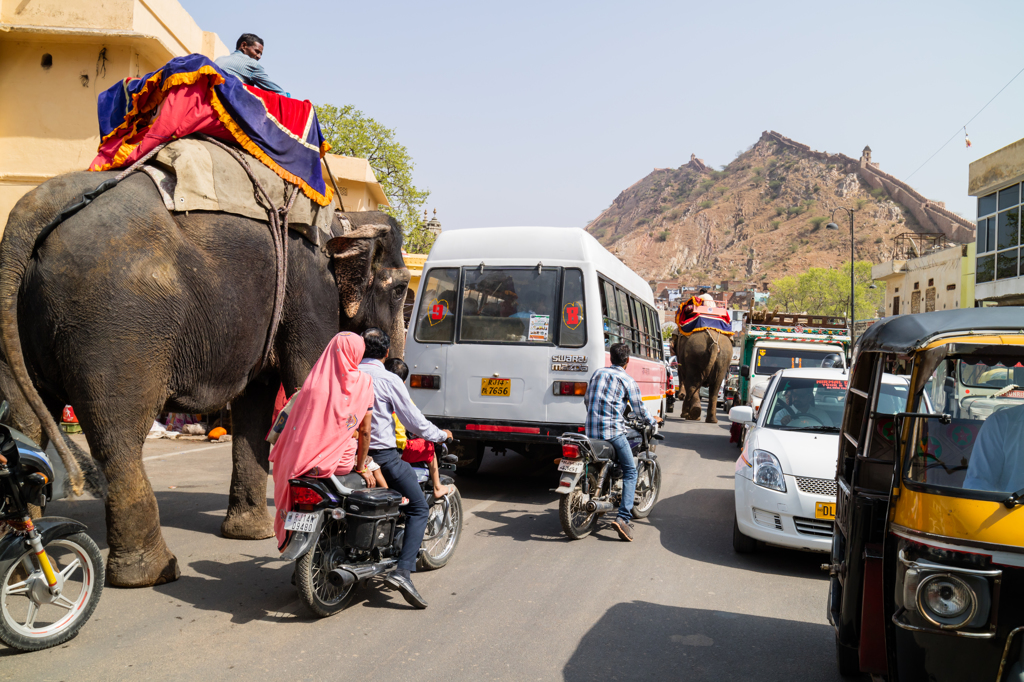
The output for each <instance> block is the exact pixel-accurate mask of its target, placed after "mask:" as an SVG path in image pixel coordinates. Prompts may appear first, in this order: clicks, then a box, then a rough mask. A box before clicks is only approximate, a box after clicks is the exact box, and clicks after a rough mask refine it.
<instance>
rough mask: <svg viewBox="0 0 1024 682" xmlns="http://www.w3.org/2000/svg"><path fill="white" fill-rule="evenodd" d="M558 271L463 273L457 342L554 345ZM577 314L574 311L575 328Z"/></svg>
mask: <svg viewBox="0 0 1024 682" xmlns="http://www.w3.org/2000/svg"><path fill="white" fill-rule="evenodd" d="M559 275H560V271H559V268H543V269H542V270H540V271H539V272H538V268H483V269H481V268H466V269H465V279H464V283H463V291H462V332H461V334H460V337H459V338H460V340H461V341H482V342H490V343H552V342H553V339H554V328H555V325H557V324H558V322H559V315H558V282H559ZM580 319H581V315H580V312H579V307H577V313H576V317H575V318H574V319H573V321H574V322H576V324H577V325H579V320H580Z"/></svg>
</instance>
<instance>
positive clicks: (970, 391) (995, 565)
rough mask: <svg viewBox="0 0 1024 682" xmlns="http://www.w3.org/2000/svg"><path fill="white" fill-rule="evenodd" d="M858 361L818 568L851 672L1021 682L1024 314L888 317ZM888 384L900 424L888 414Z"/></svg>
mask: <svg viewBox="0 0 1024 682" xmlns="http://www.w3.org/2000/svg"><path fill="white" fill-rule="evenodd" d="M853 357H854V359H853V365H852V369H851V374H850V385H849V392H848V393H847V397H846V405H845V408H844V414H843V423H842V432H841V436H840V445H839V460H838V468H837V473H836V481H837V488H838V491H837V500H836V502H837V504H836V516H835V526H834V533H833V538H832V554H831V561H830V563H829V564H826V565H824V566H823V567H822V568H827V569H828V571H829V573H830V580H829V596H828V619H829V622H831V623H832V625H833V626H834V627H835V632H836V657H837V661H838V665H839V670H840V673H841V674H843V675H844V676H854V675H857V676H859V675H861V674H863V673H871V674H873V675H877V676H880V677H884V678H887V679H888V680H889V682H896V681H897V680H898V681H899V682H911V681H917V680H936V681H940V682H941V681H945V680H956V681H961V680H992V681H994V682H1005V681H1007V680H1013V681H1014V682H1017V681H1019V680H1024V667H1022V655H1021V654H1022V644H1024V308H1009V307H1002V308H973V309H962V310H948V311H941V312H934V313H923V314H917V315H903V316H898V317H890V318H887V319H884V320H882V321H880V322H877V323H875V324H874V325H873V326H872V327H870V328H869V329H868V330H867V331H866V332H865V334H864V335H863V336H862V337H861V338H860V340H859V341H858V343H857V345H856V347H855V348H854V352H853ZM883 373H892V374H903V375H909V376H910V385H909V389H908V392H907V403H906V407H905V410H904V411H902V412H898V413H896V414H885V413H883V412H882V411H879V410H878V400H879V394H880V384H881V379H882V374H883Z"/></svg>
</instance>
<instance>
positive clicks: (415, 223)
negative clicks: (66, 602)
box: [316, 104, 434, 253]
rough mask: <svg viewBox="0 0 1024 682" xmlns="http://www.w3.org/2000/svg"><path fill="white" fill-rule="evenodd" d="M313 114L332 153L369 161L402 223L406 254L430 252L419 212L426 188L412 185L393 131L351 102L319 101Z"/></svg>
mask: <svg viewBox="0 0 1024 682" xmlns="http://www.w3.org/2000/svg"><path fill="white" fill-rule="evenodd" d="M316 115H317V118H318V119H320V130H321V132H322V133H323V136H324V139H325V140H326V141H327V142H328V143H329V144H330V145H331V153H332V154H342V155H344V156H355V157H358V158H362V159H366V160H367V161H369V163H370V167H371V168H373V173H374V175H376V176H377V182H379V183H380V186H381V188H382V189H383V190H384V194H386V195H387V197H388V201H390V202H391V208H389V209H386V210H387V212H388V213H389V214H391V215H392V216H394V217H395V219H396V220H398V222H399V223H401V225H402V230H403V232H404V234H405V240H404V244H403V245H404V247H405V250H406V251H408V252H410V253H427V252H428V251H430V247H431V246H432V245H433V244H434V235H433V234H432V233H431V232H429V231H428V230H426V228H425V227H424V224H423V215H422V214H423V204H425V203H426V201H427V197H428V196H430V191H429V190H421V189H419V188H417V187H416V186H415V185H414V184H413V181H412V171H413V168H415V165H414V164H413V161H412V157H411V156H409V150H407V149H406V148H405V145H403V144H401V143H399V142H398V140H397V139H396V138H395V131H394V130H392V129H391V128H388V127H387V126H385V125H383V124H382V123H380V122H378V121H377V120H375V119H373V118H370V117H369V116H366V115H365V114H364V113H363V112H361V111H359V110H358V109H356V108H355V107H354V106H352V105H351V104H347V105H345V106H342V107H338V106H335V105H333V104H321V105H318V106H317V107H316Z"/></svg>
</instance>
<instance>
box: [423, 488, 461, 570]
mask: <svg viewBox="0 0 1024 682" xmlns="http://www.w3.org/2000/svg"><path fill="white" fill-rule="evenodd" d="M448 503H449V507H448V508H449V511H450V513H451V516H450V519H451V522H450V524H448V525H446V524H445V522H444V521H445V518H444V517H445V513H444V503H443V502H438V503H435V504H432V505H430V512H429V516H428V517H427V531H426V532H425V533H424V534H423V543H422V544H421V545H420V547H422V548H423V552H422V553H420V558H419V560H418V561H417V562H416V569H417V570H419V571H434V570H437V569H438V568H441V567H442V566H444V565H445V564H447V563H448V560H449V559H451V558H452V555H453V554H455V547H456V546H458V544H459V538H461V537H462V496H461V495H459V489H458V488H456V489H455V492H454V493H452V494H451V495H450V496H449V497H448Z"/></svg>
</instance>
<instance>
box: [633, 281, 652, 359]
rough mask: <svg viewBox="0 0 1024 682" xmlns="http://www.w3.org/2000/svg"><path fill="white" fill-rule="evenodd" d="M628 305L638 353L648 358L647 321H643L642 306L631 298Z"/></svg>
mask: <svg viewBox="0 0 1024 682" xmlns="http://www.w3.org/2000/svg"><path fill="white" fill-rule="evenodd" d="M629 303H630V308H631V309H632V311H633V324H634V325H635V326H636V334H634V338H636V339H637V342H638V343H639V346H638V353H639V354H640V355H642V356H643V357H645V358H649V357H650V356H651V354H650V351H649V348H648V346H649V345H650V344H649V343H648V337H647V321H646V320H645V319H644V315H643V310H644V308H643V304H642V303H640V301H638V300H636V299H635V298H634V297H632V296H630V297H629Z"/></svg>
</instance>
